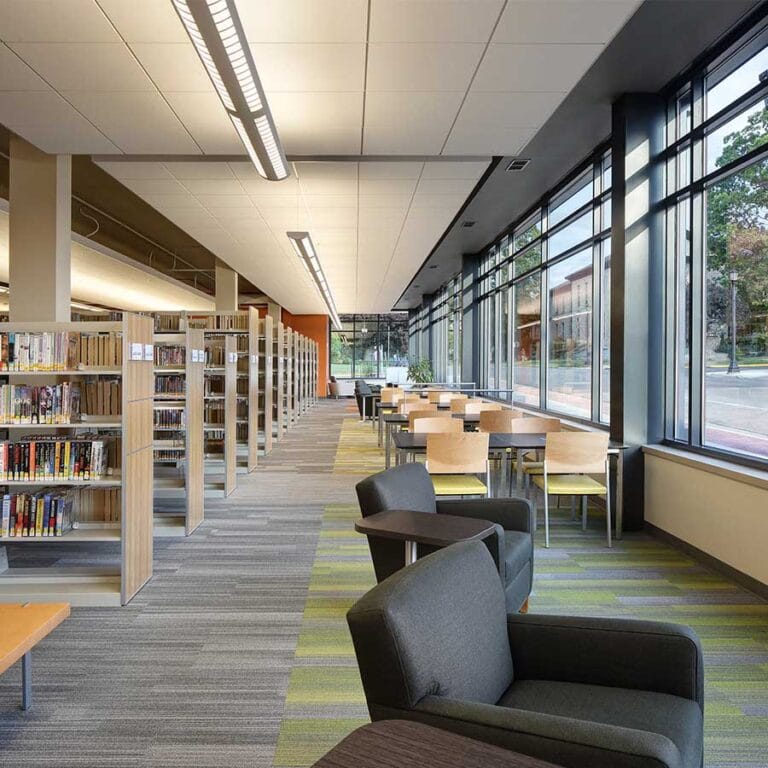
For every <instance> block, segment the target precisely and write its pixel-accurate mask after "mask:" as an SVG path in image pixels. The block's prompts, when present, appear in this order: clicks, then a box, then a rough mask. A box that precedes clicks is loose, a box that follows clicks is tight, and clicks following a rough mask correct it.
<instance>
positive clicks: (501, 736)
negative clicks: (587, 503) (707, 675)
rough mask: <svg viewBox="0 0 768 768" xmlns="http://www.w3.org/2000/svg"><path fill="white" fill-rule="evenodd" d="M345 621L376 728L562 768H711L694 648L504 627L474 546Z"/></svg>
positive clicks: (498, 591) (640, 624) (363, 603)
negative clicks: (408, 730) (433, 735)
mask: <svg viewBox="0 0 768 768" xmlns="http://www.w3.org/2000/svg"><path fill="white" fill-rule="evenodd" d="M347 620H348V623H349V627H350V630H351V633H352V639H353V641H354V646H355V653H356V654H357V660H358V664H359V667H360V673H361V676H362V680H363V687H364V689H365V695H366V698H367V702H368V709H369V711H370V714H371V718H372V719H373V720H384V719H393V718H400V719H408V720H416V721H419V722H423V723H426V724H428V725H432V726H436V727H438V728H443V729H445V730H449V731H453V732H455V733H459V734H462V735H464V736H468V737H470V738H475V739H478V740H480V741H485V742H489V743H492V744H497V745H499V746H502V747H506V748H508V749H511V750H515V751H518V752H522V753H524V754H528V755H532V756H534V757H539V758H541V759H544V760H549V761H551V762H553V763H556V764H558V765H562V766H566V768H700V766H701V765H702V759H703V758H702V754H703V750H702V743H703V708H704V702H703V665H702V656H701V648H700V645H699V641H698V639H697V637H696V635H695V634H694V633H693V632H692V631H691V630H690V629H688V628H686V627H681V626H677V625H674V624H662V623H657V622H647V621H634V620H627V619H593V618H574V617H562V616H537V615H534V614H527V615H521V614H509V613H508V612H507V611H506V608H505V600H504V594H503V590H502V588H501V585H500V583H499V579H498V576H497V573H496V568H495V567H494V564H493V561H492V558H491V557H490V555H489V553H488V550H487V549H486V547H484V546H483V545H482V544H481V543H479V542H466V543H462V544H455V545H453V546H451V547H448V548H446V549H443V550H440V551H439V552H436V553H434V554H432V555H429V556H427V557H425V558H424V559H422V560H419V561H418V562H416V563H415V564H414V565H411V566H409V567H407V568H404V569H402V570H400V571H398V572H397V573H396V574H394V575H393V576H391V577H390V578H388V579H387V580H385V581H384V582H382V583H381V584H379V585H378V586H376V587H374V588H373V589H372V590H371V591H370V592H368V594H366V595H365V596H364V597H363V598H362V599H361V600H359V601H358V602H357V603H356V604H355V605H354V606H353V607H352V608H351V609H350V611H349V613H348V614H347Z"/></svg>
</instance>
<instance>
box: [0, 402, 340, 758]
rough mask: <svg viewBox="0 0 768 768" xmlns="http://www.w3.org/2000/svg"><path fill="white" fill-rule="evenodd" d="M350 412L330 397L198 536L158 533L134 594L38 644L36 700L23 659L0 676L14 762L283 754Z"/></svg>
mask: <svg viewBox="0 0 768 768" xmlns="http://www.w3.org/2000/svg"><path fill="white" fill-rule="evenodd" d="M344 409H345V405H344V403H339V402H335V401H331V402H325V401H321V402H320V403H318V405H317V406H316V407H315V408H313V409H312V410H311V411H310V412H309V413H308V414H306V415H304V416H303V417H302V419H301V421H300V423H299V424H298V425H297V426H296V427H294V428H293V429H292V430H291V432H290V433H289V434H288V435H287V436H286V437H285V438H284V439H283V440H282V441H281V442H279V443H277V444H276V445H275V448H274V450H273V452H272V453H271V454H270V455H269V456H266V457H260V465H259V468H258V469H257V470H256V471H255V472H254V473H253V474H251V475H247V476H243V475H241V476H238V490H237V491H236V492H235V493H234V494H233V495H232V496H231V497H230V498H229V499H226V500H225V499H211V498H207V499H206V520H205V522H204V524H203V525H202V526H201V528H200V529H199V530H198V531H197V532H196V533H195V534H193V535H192V536H191V537H189V538H186V539H181V538H176V539H171V538H168V539H156V540H155V575H154V578H153V579H152V581H151V582H150V583H149V584H148V585H147V586H146V587H145V588H144V589H143V590H142V591H141V592H140V593H139V594H138V595H137V596H136V598H134V600H133V601H132V602H131V604H130V605H128V606H126V607H124V608H120V609H111V608H79V609H73V611H72V617H71V618H70V619H69V620H68V621H66V622H65V623H64V624H63V625H62V626H61V627H59V628H58V629H57V630H56V631H55V632H54V633H53V634H52V635H50V636H49V637H48V638H47V639H46V640H45V641H43V642H42V643H41V644H40V646H39V647H38V648H37V649H36V650H35V652H34V654H33V676H34V683H35V690H34V694H35V705H34V708H33V709H32V710H31V711H29V712H28V713H23V712H22V711H21V710H20V708H19V703H20V680H21V673H20V669H19V665H15V667H14V668H12V669H11V670H9V671H8V672H6V673H5V674H4V675H2V676H1V677H0V765H1V766H2V767H3V768H32V767H33V766H34V768H46V767H47V766H56V768H69V767H70V766H71V767H73V768H74V767H75V766H77V767H78V768H80V767H83V768H86V767H87V768H96V767H98V768H122V767H123V766H126V768H127V767H128V766H130V768H145V767H146V768H150V767H151V768H165V767H166V766H167V767H168V768H172V767H173V768H175V767H177V766H178V767H181V766H184V767H185V768H195V767H197V766H199V767H200V768H207V767H208V766H211V768H213V767H214V766H215V767H216V768H229V767H230V766H232V767H233V768H234V767H235V766H237V767H238V768H240V766H255V767H257V768H258V767H260V766H270V765H271V764H272V756H273V753H274V747H275V743H276V741H277V736H278V730H279V726H280V720H281V717H282V713H283V706H284V700H285V693H286V688H287V685H288V676H289V673H290V668H291V665H292V664H293V656H294V650H295V646H296V640H297V637H298V632H299V628H300V625H301V618H302V612H303V610H304V603H305V600H306V595H307V587H308V583H309V576H310V570H311V567H312V563H313V560H314V555H315V549H316V544H317V536H318V533H319V530H320V523H321V518H322V513H323V506H324V505H325V504H327V503H333V502H350V501H352V500H353V498H354V496H353V493H354V491H353V483H352V482H350V480H352V479H353V478H350V477H349V476H338V475H336V476H334V475H332V474H331V470H332V469H333V462H334V457H335V453H336V447H337V442H338V437H339V432H340V429H341V421H342V417H343V413H344ZM15 549H16V550H22V549H23V551H20V552H19V551H14V548H13V547H9V548H8V551H9V556H10V560H11V565H12V566H22V565H25V564H40V563H42V562H55V561H56V560H59V561H61V562H65V563H67V564H72V563H78V562H85V561H86V560H87V561H88V563H89V564H90V563H91V562H92V561H93V558H92V552H91V553H89V552H88V550H87V548H84V547H83V546H82V545H69V546H63V545H62V546H61V547H59V546H57V548H56V550H55V552H54V551H52V550H51V549H44V548H43V547H39V548H37V547H32V546H25V547H23V548H22V547H18V548H15ZM98 551H99V557H98V560H99V562H102V563H104V564H105V565H109V564H111V563H112V562H113V561H114V559H115V558H116V557H117V556H118V549H117V548H116V547H112V546H111V545H110V546H108V547H106V548H100V549H99V550H98ZM0 629H1V628H0Z"/></svg>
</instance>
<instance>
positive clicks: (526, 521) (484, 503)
mask: <svg viewBox="0 0 768 768" xmlns="http://www.w3.org/2000/svg"><path fill="white" fill-rule="evenodd" d="M437 512H438V514H443V515H457V516H458V517H476V518H480V519H481V520H488V521H490V522H492V523H497V524H498V525H500V526H501V527H502V528H503V529H504V530H505V531H522V532H523V533H531V532H532V531H533V504H532V503H531V502H530V501H528V499H512V498H509V499H467V500H463V499H448V500H445V501H438V502H437Z"/></svg>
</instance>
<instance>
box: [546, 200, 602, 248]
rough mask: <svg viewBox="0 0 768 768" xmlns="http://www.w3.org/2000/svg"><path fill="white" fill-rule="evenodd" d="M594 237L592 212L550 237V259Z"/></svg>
mask: <svg viewBox="0 0 768 768" xmlns="http://www.w3.org/2000/svg"><path fill="white" fill-rule="evenodd" d="M590 237H592V211H587V213H585V214H584V215H583V216H579V218H578V219H576V220H575V221H572V222H571V223H570V224H569V225H568V226H567V227H564V228H563V229H561V230H559V231H558V232H555V233H554V234H552V235H550V237H549V254H548V255H549V258H550V259H551V258H554V257H555V256H557V255H558V254H560V253H563V252H564V251H567V250H568V249H569V248H573V247H574V246H576V245H578V244H579V243H583V242H584V241H585V240H588V239H589V238H590Z"/></svg>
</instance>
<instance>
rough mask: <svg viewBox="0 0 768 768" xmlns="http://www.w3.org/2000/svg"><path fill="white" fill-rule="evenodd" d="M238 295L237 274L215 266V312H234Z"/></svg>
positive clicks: (226, 268) (231, 270) (237, 303)
mask: <svg viewBox="0 0 768 768" xmlns="http://www.w3.org/2000/svg"><path fill="white" fill-rule="evenodd" d="M239 301H240V294H239V292H238V286H237V272H235V271H234V270H233V269H230V268H229V267H223V266H219V265H218V264H217V265H216V311H217V312H236V311H237V308H238V306H239Z"/></svg>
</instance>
